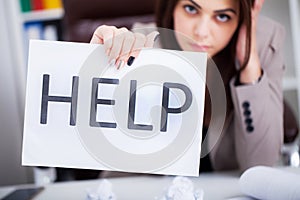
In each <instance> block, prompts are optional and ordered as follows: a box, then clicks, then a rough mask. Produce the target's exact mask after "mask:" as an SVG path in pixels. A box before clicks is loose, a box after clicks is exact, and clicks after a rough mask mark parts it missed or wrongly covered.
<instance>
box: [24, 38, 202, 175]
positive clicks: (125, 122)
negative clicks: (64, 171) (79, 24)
mask: <svg viewBox="0 0 300 200" xmlns="http://www.w3.org/2000/svg"><path fill="white" fill-rule="evenodd" d="M206 61H207V56H206V54H204V53H196V52H183V51H181V52H180V51H171V50H163V49H144V50H142V51H141V52H140V54H139V56H138V57H137V58H136V59H135V61H134V63H133V65H131V66H127V65H126V66H124V67H123V68H122V69H120V70H117V69H116V67H115V66H114V65H113V64H110V63H109V62H108V58H107V56H106V55H105V53H104V48H103V46H102V45H93V44H83V43H71V42H53V41H51V42H50V41H38V40H32V41H31V42H30V49H29V60H28V74H27V93H26V108H25V124H24V136H23V152H22V164H23V165H27V166H52V167H70V168H84V169H99V170H112V171H125V172H140V173H154V174H170V175H185V176H197V175H198V171H199V162H200V149H201V137H202V134H201V131H202V120H203V110H204V93H205V74H206Z"/></svg>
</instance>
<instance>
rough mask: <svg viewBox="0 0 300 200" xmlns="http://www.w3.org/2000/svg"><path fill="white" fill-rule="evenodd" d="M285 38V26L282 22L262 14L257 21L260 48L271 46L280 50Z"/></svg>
mask: <svg viewBox="0 0 300 200" xmlns="http://www.w3.org/2000/svg"><path fill="white" fill-rule="evenodd" d="M284 38H285V28H284V26H283V25H281V24H280V23H278V22H276V21H274V20H272V19H270V18H268V17H265V16H260V17H259V19H258V23H257V42H258V47H259V49H261V48H264V47H271V48H272V49H273V50H278V49H280V48H281V47H282V45H283V41H284Z"/></svg>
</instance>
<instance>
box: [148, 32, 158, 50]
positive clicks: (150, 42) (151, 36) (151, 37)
mask: <svg viewBox="0 0 300 200" xmlns="http://www.w3.org/2000/svg"><path fill="white" fill-rule="evenodd" d="M158 36H159V32H158V31H153V32H151V33H149V34H148V35H147V36H146V38H147V40H146V43H145V47H153V46H154V42H155V41H156V39H157V38H158Z"/></svg>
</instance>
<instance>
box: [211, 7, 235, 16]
mask: <svg viewBox="0 0 300 200" xmlns="http://www.w3.org/2000/svg"><path fill="white" fill-rule="evenodd" d="M214 12H215V13H223V12H232V13H233V14H235V15H236V14H237V13H236V11H235V10H234V9H232V8H226V9H222V10H215V11H214Z"/></svg>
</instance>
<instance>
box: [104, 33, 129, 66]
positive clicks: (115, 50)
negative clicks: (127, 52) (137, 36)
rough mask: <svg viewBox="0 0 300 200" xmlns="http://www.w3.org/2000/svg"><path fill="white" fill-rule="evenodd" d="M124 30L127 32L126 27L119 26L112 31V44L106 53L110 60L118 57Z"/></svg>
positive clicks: (123, 38)
mask: <svg viewBox="0 0 300 200" xmlns="http://www.w3.org/2000/svg"><path fill="white" fill-rule="evenodd" d="M126 32H128V30H127V29H126V28H120V29H116V30H115V31H114V36H113V38H112V41H111V43H112V46H111V49H110V52H109V55H108V56H109V60H110V61H111V60H113V59H116V60H117V59H118V58H119V56H120V53H121V49H122V46H123V42H124V40H125V33H126Z"/></svg>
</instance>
